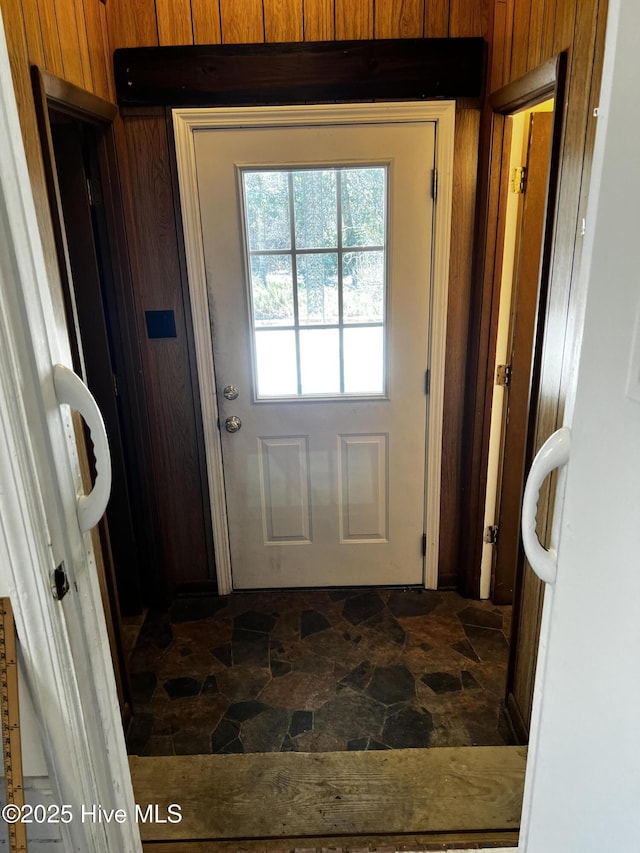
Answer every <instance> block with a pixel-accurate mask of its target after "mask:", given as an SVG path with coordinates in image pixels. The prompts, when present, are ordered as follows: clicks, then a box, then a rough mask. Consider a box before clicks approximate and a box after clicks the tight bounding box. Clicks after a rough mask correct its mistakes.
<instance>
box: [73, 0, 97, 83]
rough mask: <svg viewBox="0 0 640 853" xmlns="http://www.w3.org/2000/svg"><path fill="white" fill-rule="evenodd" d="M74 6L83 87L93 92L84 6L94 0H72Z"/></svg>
mask: <svg viewBox="0 0 640 853" xmlns="http://www.w3.org/2000/svg"><path fill="white" fill-rule="evenodd" d="M74 3H75V7H76V21H77V24H78V43H79V45H80V62H81V63H82V73H83V75H84V88H85V89H86V90H87V91H88V92H95V88H94V82H93V69H92V66H91V56H90V53H89V35H88V32H87V13H86V10H85V6H93V5H95V4H94V0H74Z"/></svg>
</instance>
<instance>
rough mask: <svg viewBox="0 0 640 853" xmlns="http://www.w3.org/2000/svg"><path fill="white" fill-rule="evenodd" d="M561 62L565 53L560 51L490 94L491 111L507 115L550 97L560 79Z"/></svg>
mask: <svg viewBox="0 0 640 853" xmlns="http://www.w3.org/2000/svg"><path fill="white" fill-rule="evenodd" d="M563 62H564V63H566V54H564V53H561V54H559V55H558V56H554V57H552V58H551V59H549V60H547V62H543V63H542V65H539V66H538V67H537V68H534V69H533V70H532V71H529V72H528V73H527V74H524V75H523V76H522V77H519V78H518V79H517V80H514V81H513V82H512V83H507V85H506V86H503V87H502V88H501V89H498V91H497V92H493V93H492V94H490V95H489V103H490V104H491V108H492V110H493V112H494V113H502V114H503V115H508V114H509V113H515V112H518V110H521V109H523V108H524V107H532V106H534V105H535V104H537V103H538V102H539V101H544V100H546V99H547V98H550V97H552V96H553V93H554V91H555V88H556V85H557V82H558V80H559V79H560V67H559V66H560V65H561V64H562V63H563Z"/></svg>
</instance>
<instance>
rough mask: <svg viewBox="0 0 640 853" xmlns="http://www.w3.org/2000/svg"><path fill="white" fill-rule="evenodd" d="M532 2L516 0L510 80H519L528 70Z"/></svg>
mask: <svg viewBox="0 0 640 853" xmlns="http://www.w3.org/2000/svg"><path fill="white" fill-rule="evenodd" d="M530 12H531V0H515V4H514V10H513V41H512V46H511V72H510V75H509V77H510V79H511V80H517V78H518V77H522V75H523V74H524V73H525V72H526V70H527V59H528V53H529V47H528V44H529V38H528V36H529V15H530Z"/></svg>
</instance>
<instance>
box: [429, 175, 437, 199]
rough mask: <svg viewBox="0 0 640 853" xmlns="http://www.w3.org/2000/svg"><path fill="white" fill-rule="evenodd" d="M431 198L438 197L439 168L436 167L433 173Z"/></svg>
mask: <svg viewBox="0 0 640 853" xmlns="http://www.w3.org/2000/svg"><path fill="white" fill-rule="evenodd" d="M431 198H432V199H433V200H434V201H435V200H436V199H437V198H438V170H437V169H434V170H433V172H432V173H431Z"/></svg>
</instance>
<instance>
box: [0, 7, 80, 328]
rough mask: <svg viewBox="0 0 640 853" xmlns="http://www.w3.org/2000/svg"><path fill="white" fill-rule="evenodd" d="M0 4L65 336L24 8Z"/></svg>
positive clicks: (59, 324) (57, 317)
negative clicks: (23, 14) (24, 25)
mask: <svg viewBox="0 0 640 853" xmlns="http://www.w3.org/2000/svg"><path fill="white" fill-rule="evenodd" d="M0 7H1V8H2V17H3V20H4V22H5V24H4V25H5V35H6V39H7V47H8V51H9V61H10V63H11V74H12V77H13V87H14V91H15V94H16V101H17V104H18V115H19V118H20V127H21V130H22V140H23V142H24V147H25V154H26V157H27V168H28V170H29V178H30V181H31V189H32V192H33V199H34V202H35V208H36V217H37V220H38V228H39V231H40V238H41V240H42V249H43V252H44V257H45V264H46V267H47V273H48V275H49V284H50V286H51V296H52V301H53V310H54V315H53V317H52V318H51V322H52V323H54V324H55V326H56V329H57V333H58V334H60V335H61V336H63V335H66V334H67V326H66V316H65V308H64V297H63V295H62V287H61V284H60V275H59V272H58V259H57V255H56V247H55V241H54V238H53V228H52V225H51V218H50V216H49V201H48V196H47V184H46V180H45V175H44V166H43V163H42V152H41V149H40V140H39V137H38V125H37V121H36V114H35V108H34V102H33V91H32V89H31V76H30V72H29V57H28V54H27V42H26V37H25V33H24V27H23V25H22V9H21V6H20V0H0Z"/></svg>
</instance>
